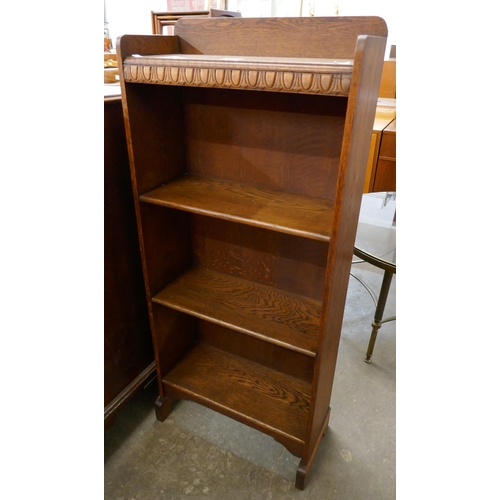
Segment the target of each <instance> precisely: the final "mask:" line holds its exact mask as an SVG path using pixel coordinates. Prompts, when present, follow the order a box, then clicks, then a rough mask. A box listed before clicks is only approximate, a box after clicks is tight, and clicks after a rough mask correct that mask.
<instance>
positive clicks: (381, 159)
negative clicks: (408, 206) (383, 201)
mask: <svg viewBox="0 0 500 500" xmlns="http://www.w3.org/2000/svg"><path fill="white" fill-rule="evenodd" d="M372 191H375V192H377V191H396V119H394V120H392V121H391V123H389V124H388V125H387V127H385V128H384V129H383V130H382V136H381V139H380V149H379V154H378V161H377V167H376V171H375V175H374V180H373V187H372Z"/></svg>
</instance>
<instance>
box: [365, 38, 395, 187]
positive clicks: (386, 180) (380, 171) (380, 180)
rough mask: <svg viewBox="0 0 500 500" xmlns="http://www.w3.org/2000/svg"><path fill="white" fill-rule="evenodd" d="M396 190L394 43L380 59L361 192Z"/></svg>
mask: <svg viewBox="0 0 500 500" xmlns="http://www.w3.org/2000/svg"><path fill="white" fill-rule="evenodd" d="M395 190H396V46H395V45H392V46H391V58H390V59H388V60H386V61H384V67H383V70H382V78H381V82H380V89H379V100H378V104H377V112H376V114H375V122H374V124H373V132H372V142H371V145H370V156H369V158H368V166H367V171H366V178H365V186H364V189H363V192H364V193H371V192H377V191H395Z"/></svg>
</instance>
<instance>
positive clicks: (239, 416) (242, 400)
mask: <svg viewBox="0 0 500 500" xmlns="http://www.w3.org/2000/svg"><path fill="white" fill-rule="evenodd" d="M162 381H163V387H164V389H165V391H166V396H167V397H170V398H172V399H188V400H192V401H195V402H197V403H200V404H203V405H204V406H207V407H209V408H211V409H213V410H216V411H218V412H219V413H222V414H224V415H226V416H228V417H231V418H234V419H235V420H238V421H239V422H242V423H244V424H246V425H248V426H250V427H253V428H255V429H258V430H259V431H261V432H264V433H266V434H269V435H271V436H272V437H273V438H274V439H276V440H277V441H279V442H280V443H282V444H283V445H284V446H285V447H286V448H287V449H288V450H289V451H290V452H291V453H293V454H294V455H296V456H300V454H301V453H302V450H303V447H304V443H305V438H306V429H307V420H308V416H309V401H310V397H311V386H310V384H308V383H306V382H304V381H303V380H300V379H297V378H295V377H291V376H289V375H286V374H283V373H280V372H277V371H275V370H272V369H270V368H267V367H264V366H262V365H260V364H258V363H255V362H253V361H249V360H247V359H244V358H241V357H239V356H235V355H233V354H230V353H227V352H225V351H222V350H220V349H217V348H215V347H213V346H211V345H209V344H207V343H204V342H201V343H198V344H196V345H195V346H194V347H193V349H191V351H190V352H189V353H188V354H187V355H186V356H185V357H184V358H183V359H182V360H181V361H180V362H179V363H178V364H177V365H176V366H175V367H174V368H173V369H172V370H171V371H170V372H169V373H168V374H167V375H166V376H164V377H163V380H162Z"/></svg>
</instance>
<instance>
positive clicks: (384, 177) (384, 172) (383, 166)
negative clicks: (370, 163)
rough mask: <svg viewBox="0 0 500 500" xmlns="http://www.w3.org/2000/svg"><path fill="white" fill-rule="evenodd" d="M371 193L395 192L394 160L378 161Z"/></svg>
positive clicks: (381, 159)
mask: <svg viewBox="0 0 500 500" xmlns="http://www.w3.org/2000/svg"><path fill="white" fill-rule="evenodd" d="M373 191H374V192H377V191H396V160H386V159H383V158H379V159H378V163H377V173H376V175H375V182H374V183H373Z"/></svg>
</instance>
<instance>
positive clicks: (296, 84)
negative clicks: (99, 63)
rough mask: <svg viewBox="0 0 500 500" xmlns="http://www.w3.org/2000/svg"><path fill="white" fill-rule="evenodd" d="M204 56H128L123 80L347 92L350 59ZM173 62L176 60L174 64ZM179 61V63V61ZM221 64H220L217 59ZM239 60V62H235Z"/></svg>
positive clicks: (195, 85) (304, 92)
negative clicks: (261, 60) (301, 61)
mask: <svg viewBox="0 0 500 500" xmlns="http://www.w3.org/2000/svg"><path fill="white" fill-rule="evenodd" d="M218 61H219V65H218V66H217V65H215V64H214V59H207V61H206V62H207V64H205V65H203V62H202V61H200V59H198V60H196V61H192V62H191V64H189V61H188V62H186V61H185V60H182V61H181V60H180V59H174V58H172V59H165V58H162V59H158V63H155V62H152V61H151V58H148V59H147V60H144V61H143V60H141V59H140V58H137V59H135V58H130V59H127V60H126V61H125V64H124V68H123V71H124V78H125V81H126V82H134V83H151V84H157V85H158V84H160V85H162V84H163V85H183V86H190V87H210V88H226V89H248V90H264V91H271V92H294V93H301V94H325V95H342V96H346V95H348V94H349V87H350V83H351V73H352V63H350V62H345V61H343V62H342V63H341V64H338V65H336V64H335V63H332V64H330V65H326V64H323V65H321V66H320V67H318V66H316V67H315V66H314V65H302V66H301V67H299V66H298V65H297V64H290V63H289V64H287V65H285V64H283V63H282V64H279V63H277V64H272V63H270V62H267V64H260V65H259V64H258V63H255V64H253V65H252V64H250V63H248V62H247V61H243V62H242V61H232V62H231V61H230V60H227V59H226V60H223V59H218ZM176 62H178V63H177V64H176ZM179 62H181V64H179ZM221 62H222V63H223V64H220V63H221ZM238 62H239V64H238Z"/></svg>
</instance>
